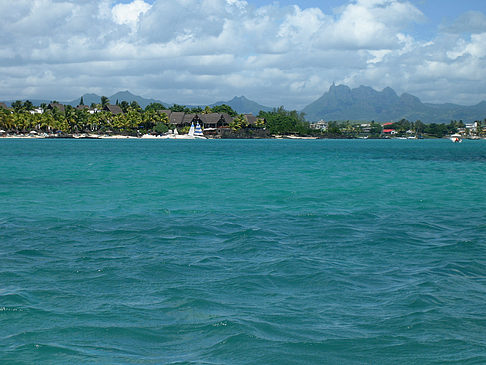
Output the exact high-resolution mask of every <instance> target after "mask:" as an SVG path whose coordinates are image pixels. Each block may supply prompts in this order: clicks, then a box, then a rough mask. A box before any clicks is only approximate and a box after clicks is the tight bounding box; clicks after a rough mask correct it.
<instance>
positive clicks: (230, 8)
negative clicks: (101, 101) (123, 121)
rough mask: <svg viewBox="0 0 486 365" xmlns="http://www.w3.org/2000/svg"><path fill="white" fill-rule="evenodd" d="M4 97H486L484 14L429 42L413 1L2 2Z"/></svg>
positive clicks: (288, 100)
mask: <svg viewBox="0 0 486 365" xmlns="http://www.w3.org/2000/svg"><path fill="white" fill-rule="evenodd" d="M0 13H1V14H3V16H2V18H3V19H2V22H1V23H0V99H11V98H40V97H45V98H55V99H58V100H69V99H73V98H76V97H78V96H80V95H81V94H83V93H86V92H96V93H99V94H103V95H110V94H111V93H114V92H116V91H119V90H124V89H128V90H130V91H132V92H134V93H137V94H140V95H143V96H150V97H155V98H159V99H161V100H164V101H166V102H176V103H185V104H205V103H212V102H215V101H217V100H227V99H230V98H232V97H233V96H234V95H246V96H247V97H249V98H251V99H254V100H257V101H258V102H260V103H262V104H265V105H270V106H278V105H285V106H287V107H290V108H301V107H303V106H305V105H306V104H308V103H310V102H311V101H313V100H314V99H316V98H317V97H319V96H320V95H321V94H322V93H323V92H324V91H326V90H327V89H328V87H329V85H330V84H331V83H332V82H333V81H335V82H336V83H345V84H347V85H349V86H358V85H360V84H364V85H369V86H372V87H375V88H378V89H379V88H384V87H385V86H391V87H393V88H394V89H396V90H397V91H399V92H405V91H406V92H410V93H413V94H416V95H417V96H419V97H421V98H422V99H424V100H426V101H430V102H446V101H450V102H457V103H463V104H472V103H476V102H479V101H480V100H482V99H486V85H484V83H483V82H482V80H483V79H484V78H485V76H486V51H485V48H484V46H483V45H484V44H486V16H485V15H484V14H482V13H481V12H468V13H465V14H461V15H459V16H458V18H457V19H456V20H455V21H454V22H453V23H451V24H449V25H443V26H441V27H440V28H439V29H437V32H436V34H435V35H434V36H433V38H431V39H428V40H426V41H424V40H419V39H416V38H414V36H413V35H412V34H411V32H410V29H413V26H414V24H417V23H420V22H424V21H427V18H426V16H425V15H424V14H423V13H422V12H421V11H420V10H419V9H418V8H417V7H416V6H414V5H413V4H412V3H410V2H408V1H404V0H403V1H401V0H400V1H399V0H354V1H349V2H343V5H342V6H341V7H340V8H338V9H336V10H335V12H333V13H332V14H326V13H324V12H323V11H322V10H321V9H319V8H304V7H301V6H298V5H294V6H279V5H278V4H277V3H274V4H272V5H266V6H253V5H251V4H249V3H248V2H246V1H242V0H179V1H169V0H155V1H153V3H148V2H146V1H144V0H133V1H131V2H128V3H119V4H116V3H114V2H112V1H108V0H101V1H100V0H83V1H82V2H80V1H74V0H17V1H16V2H13V3H12V2H9V1H7V0H0Z"/></svg>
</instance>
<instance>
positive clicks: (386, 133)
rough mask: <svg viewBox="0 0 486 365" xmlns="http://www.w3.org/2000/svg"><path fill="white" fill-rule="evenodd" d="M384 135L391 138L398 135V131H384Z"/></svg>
mask: <svg viewBox="0 0 486 365" xmlns="http://www.w3.org/2000/svg"><path fill="white" fill-rule="evenodd" d="M383 134H384V135H389V136H391V135H395V134H397V131H396V130H394V129H383Z"/></svg>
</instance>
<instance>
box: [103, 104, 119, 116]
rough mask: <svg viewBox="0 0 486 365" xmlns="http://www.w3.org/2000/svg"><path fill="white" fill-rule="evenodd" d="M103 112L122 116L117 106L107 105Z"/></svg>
mask: <svg viewBox="0 0 486 365" xmlns="http://www.w3.org/2000/svg"><path fill="white" fill-rule="evenodd" d="M103 110H105V111H107V112H110V113H111V114H115V115H117V114H123V110H122V108H120V106H119V105H113V104H107V105H105V107H104V108H103Z"/></svg>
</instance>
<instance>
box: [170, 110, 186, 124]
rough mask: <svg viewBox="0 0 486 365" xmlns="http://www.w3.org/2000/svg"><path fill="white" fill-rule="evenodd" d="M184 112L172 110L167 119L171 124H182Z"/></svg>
mask: <svg viewBox="0 0 486 365" xmlns="http://www.w3.org/2000/svg"><path fill="white" fill-rule="evenodd" d="M185 114H186V113H184V112H172V113H170V117H169V121H170V123H171V124H174V125H182V124H184V115H185Z"/></svg>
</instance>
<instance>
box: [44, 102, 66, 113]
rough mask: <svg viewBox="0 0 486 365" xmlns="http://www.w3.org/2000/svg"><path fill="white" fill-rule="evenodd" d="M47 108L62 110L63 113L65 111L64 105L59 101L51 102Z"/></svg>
mask: <svg viewBox="0 0 486 365" xmlns="http://www.w3.org/2000/svg"><path fill="white" fill-rule="evenodd" d="M47 109H48V110H55V109H56V110H58V111H60V112H61V113H64V105H62V104H59V103H50V104H49V105H48V106H47Z"/></svg>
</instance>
